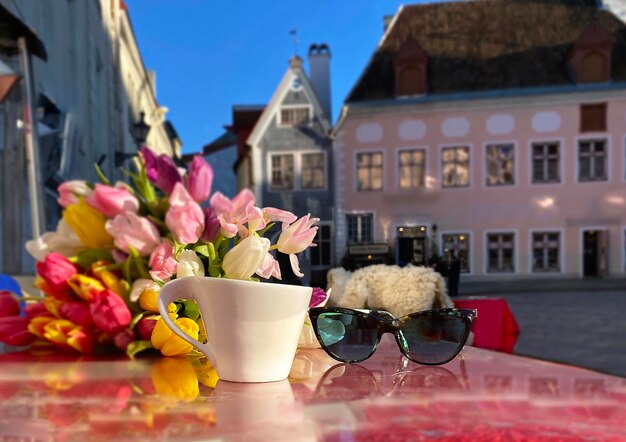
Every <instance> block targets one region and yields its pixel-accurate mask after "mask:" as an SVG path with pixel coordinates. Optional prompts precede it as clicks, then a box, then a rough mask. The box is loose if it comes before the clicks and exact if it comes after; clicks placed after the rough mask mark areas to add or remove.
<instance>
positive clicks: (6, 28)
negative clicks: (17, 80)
mask: <svg viewBox="0 0 626 442" xmlns="http://www.w3.org/2000/svg"><path fill="white" fill-rule="evenodd" d="M20 37H24V38H26V45H27V46H28V50H29V51H30V52H31V54H33V55H36V56H37V57H39V58H41V59H42V60H44V61H48V54H47V52H46V47H45V46H44V44H43V42H42V41H41V40H40V39H39V37H37V34H35V32H34V31H33V30H32V29H31V28H29V27H28V26H27V25H26V24H25V23H24V22H23V21H22V20H20V19H19V18H18V17H16V16H15V15H13V14H12V13H11V12H9V10H8V9H7V8H5V7H4V6H2V5H0V52H3V53H5V54H8V55H13V54H16V53H17V52H18V50H17V40H18V38H20Z"/></svg>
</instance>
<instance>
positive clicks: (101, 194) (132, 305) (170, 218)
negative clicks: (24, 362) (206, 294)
mask: <svg viewBox="0 0 626 442" xmlns="http://www.w3.org/2000/svg"><path fill="white" fill-rule="evenodd" d="M133 164H134V167H133V170H132V171H125V173H126V174H127V175H128V177H129V179H130V181H131V183H132V185H129V184H127V183H123V182H118V183H115V184H111V183H110V182H109V180H108V179H107V178H106V176H104V174H103V173H102V172H101V170H100V169H99V168H98V166H96V171H97V172H98V176H99V178H100V181H101V182H100V183H96V184H92V183H88V182H85V181H68V182H65V183H63V184H61V185H60V186H59V195H60V196H59V200H58V202H59V204H60V205H61V206H62V207H63V216H62V219H61V221H60V222H59V224H58V227H57V229H56V231H55V232H47V233H45V234H44V235H42V236H41V237H39V238H35V239H33V240H31V241H29V242H28V243H27V244H26V248H27V250H28V251H29V253H30V254H31V255H32V256H33V257H34V258H35V259H36V260H37V261H38V262H37V278H36V283H35V285H36V286H37V288H38V289H39V290H40V291H41V292H42V293H43V295H42V296H31V295H27V296H26V297H25V299H24V300H21V301H26V304H25V307H24V308H23V309H22V312H19V308H18V309H17V311H16V306H18V304H17V302H18V300H16V299H13V300H12V301H11V300H10V299H9V298H7V297H6V296H5V297H4V298H1V297H0V341H1V342H5V343H7V344H11V345H28V344H31V343H32V342H33V341H35V340H39V341H44V342H47V343H51V344H54V345H56V346H58V347H60V348H63V349H71V350H75V351H79V352H82V353H86V354H88V353H92V352H93V351H94V350H96V349H98V348H100V347H103V346H105V345H110V346H115V347H117V348H119V349H121V350H122V351H125V352H127V353H128V354H129V355H131V356H132V355H134V354H135V353H137V352H139V351H142V350H145V349H148V348H155V349H157V350H159V351H160V352H161V353H162V354H163V355H165V356H173V355H180V354H185V353H188V352H189V351H191V350H192V346H191V345H190V344H188V343H187V342H185V341H184V340H182V339H181V338H179V337H178V336H176V335H175V334H174V333H173V332H171V330H170V329H169V328H168V327H167V326H166V324H165V322H164V321H163V320H162V319H161V318H160V316H159V314H158V309H157V302H156V300H157V296H158V292H159V289H160V287H161V286H162V285H163V284H164V283H165V282H167V281H169V280H170V279H172V278H181V277H184V276H190V275H202V276H204V275H208V276H212V277H216V278H231V279H242V280H255V281H260V279H261V278H263V279H269V278H275V279H280V278H281V272H280V266H279V264H278V261H277V260H276V259H275V257H274V255H273V254H272V251H274V250H276V251H278V252H280V253H284V254H287V255H289V260H290V263H291V268H292V270H293V272H294V273H295V274H296V275H298V276H303V275H302V273H301V272H300V269H299V264H298V257H297V254H298V253H300V252H302V251H304V250H305V249H307V248H308V247H310V246H312V245H314V244H312V241H313V239H314V237H315V235H316V232H317V227H315V226H314V224H315V222H316V221H318V219H316V218H311V216H310V215H306V216H304V217H302V218H298V217H297V216H296V215H294V214H293V213H291V212H288V211H284V210H280V209H277V208H272V207H266V208H260V207H257V206H256V205H255V197H254V195H253V194H252V192H250V191H249V190H243V191H242V192H240V193H239V194H238V195H236V196H235V197H234V198H233V199H232V200H231V199H229V198H228V197H226V196H224V195H223V194H221V193H219V192H216V193H214V194H213V195H211V186H212V182H213V170H212V168H211V166H210V165H209V164H208V163H207V162H206V161H205V160H204V158H202V157H201V156H196V157H195V158H193V160H192V162H191V164H190V166H189V170H184V169H179V168H178V167H176V165H175V163H174V162H173V160H172V159H171V158H170V157H168V156H166V155H156V154H155V153H154V152H152V151H151V150H150V149H148V148H145V147H144V148H142V149H141V151H140V154H139V155H138V156H137V157H136V158H134V160H133ZM276 223H279V226H277V229H278V228H280V235H279V236H278V240H277V242H276V244H271V242H270V240H269V239H268V238H266V237H264V234H266V233H267V232H268V231H269V230H270V229H271V228H272V226H273V225H274V224H276ZM3 299H4V301H5V304H6V305H9V307H7V308H3V304H2V300H3ZM169 311H170V313H169V314H170V316H171V317H172V318H173V319H174V320H175V321H176V322H177V324H178V325H179V326H180V328H181V329H183V330H184V331H185V332H186V333H188V334H189V335H190V336H192V337H194V338H196V339H202V335H203V324H202V322H201V318H200V317H199V312H198V308H197V306H196V304H195V303H194V302H193V301H181V302H176V303H172V304H170V306H169ZM20 313H21V314H20Z"/></svg>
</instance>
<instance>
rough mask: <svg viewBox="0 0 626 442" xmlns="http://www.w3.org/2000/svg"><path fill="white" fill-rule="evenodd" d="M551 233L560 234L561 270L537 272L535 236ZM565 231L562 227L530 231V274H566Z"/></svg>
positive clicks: (559, 253)
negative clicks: (535, 264) (535, 266)
mask: <svg viewBox="0 0 626 442" xmlns="http://www.w3.org/2000/svg"><path fill="white" fill-rule="evenodd" d="M549 233H558V234H559V250H558V257H559V269H558V270H535V269H534V265H533V263H534V258H535V256H534V251H535V250H534V242H535V240H534V235H535V234H549ZM564 251H565V230H564V229H563V228H560V227H555V228H549V227H545V228H543V227H542V228H539V229H529V230H528V273H529V274H532V275H560V274H563V273H565V253H564Z"/></svg>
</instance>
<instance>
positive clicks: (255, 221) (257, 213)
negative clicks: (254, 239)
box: [239, 206, 267, 238]
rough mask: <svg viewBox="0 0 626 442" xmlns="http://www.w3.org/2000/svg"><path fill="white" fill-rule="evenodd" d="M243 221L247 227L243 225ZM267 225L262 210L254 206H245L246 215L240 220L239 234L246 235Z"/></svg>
mask: <svg viewBox="0 0 626 442" xmlns="http://www.w3.org/2000/svg"><path fill="white" fill-rule="evenodd" d="M243 223H246V224H247V227H246V226H244V225H243ZM266 225H267V222H266V221H265V217H264V216H263V211H262V210H261V209H259V208H258V207H255V206H248V207H246V215H245V217H244V218H243V219H242V220H241V225H240V226H239V236H241V237H242V238H243V237H246V236H248V235H250V234H251V233H254V232H258V231H259V230H261V229H263V228H264V227H265V226H266Z"/></svg>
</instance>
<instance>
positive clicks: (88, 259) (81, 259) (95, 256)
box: [76, 249, 113, 269]
mask: <svg viewBox="0 0 626 442" xmlns="http://www.w3.org/2000/svg"><path fill="white" fill-rule="evenodd" d="M97 261H107V262H113V256H111V252H109V251H108V250H105V249H87V250H83V251H82V252H78V254H77V255H76V264H78V265H79V266H81V267H82V268H84V269H87V268H89V267H91V265H92V264H93V263H94V262H97Z"/></svg>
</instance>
